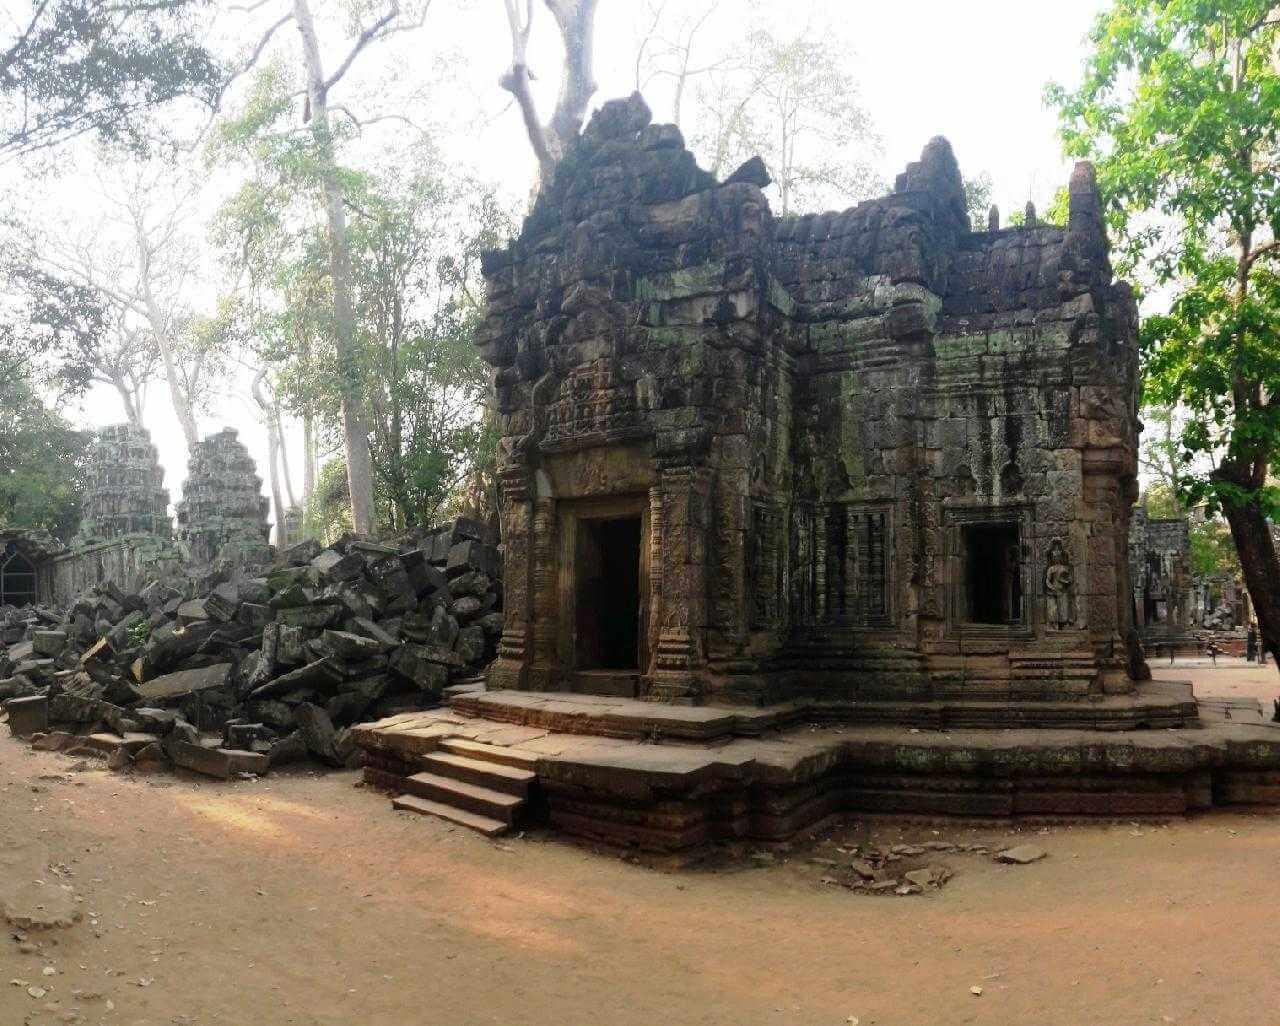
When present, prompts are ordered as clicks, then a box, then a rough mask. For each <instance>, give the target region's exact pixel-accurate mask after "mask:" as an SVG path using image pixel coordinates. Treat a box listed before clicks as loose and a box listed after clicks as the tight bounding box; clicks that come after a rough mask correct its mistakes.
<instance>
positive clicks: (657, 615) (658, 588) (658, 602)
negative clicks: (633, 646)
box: [641, 485, 666, 676]
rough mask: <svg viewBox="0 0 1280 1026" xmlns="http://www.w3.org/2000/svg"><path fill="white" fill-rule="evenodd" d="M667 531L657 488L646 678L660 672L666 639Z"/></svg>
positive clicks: (652, 504)
mask: <svg viewBox="0 0 1280 1026" xmlns="http://www.w3.org/2000/svg"><path fill="white" fill-rule="evenodd" d="M664 531H665V523H664V520H663V502H662V487H661V486H660V485H654V486H653V487H651V488H650V489H649V622H648V623H647V624H645V625H644V626H645V632H646V633H645V637H646V638H647V639H648V643H647V645H646V652H647V658H646V660H645V665H644V666H642V667H641V669H642V671H643V672H644V674H645V675H646V676H652V674H653V673H654V671H655V670H656V669H657V668H658V664H657V660H658V643H659V641H660V640H661V637H662V624H663V619H662V617H663V585H664V580H665V579H664V577H663V573H662V561H663V557H664V553H665V551H666V550H665V548H664V542H663V538H664Z"/></svg>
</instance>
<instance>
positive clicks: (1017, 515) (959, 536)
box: [943, 503, 1042, 640]
mask: <svg viewBox="0 0 1280 1026" xmlns="http://www.w3.org/2000/svg"><path fill="white" fill-rule="evenodd" d="M984 524H990V525H992V526H995V525H1013V526H1016V527H1017V529H1018V543H1019V548H1020V550H1021V567H1020V578H1021V585H1022V610H1023V614H1022V620H1021V622H1020V623H1017V624H1012V625H1000V624H985V623H971V622H969V621H968V620H967V619H966V618H965V615H964V609H965V601H966V599H965V588H966V579H965V565H964V564H965V553H964V529H965V528H966V527H971V526H976V525H984ZM943 554H944V566H945V574H946V577H945V595H946V614H947V619H946V634H947V635H948V636H951V637H959V636H963V637H970V638H984V639H985V638H990V639H1005V638H1007V639H1011V640H1012V639H1029V638H1032V637H1034V635H1035V632H1036V629H1037V627H1038V625H1039V623H1040V622H1041V619H1042V617H1041V614H1040V605H1041V603H1040V586H1039V575H1038V574H1037V573H1036V567H1038V566H1039V554H1038V552H1037V546H1036V537H1035V510H1034V507H1033V506H1032V505H1031V504H1030V503H1004V504H998V505H982V506H978V505H966V506H960V505H955V506H952V505H946V506H944V508H943Z"/></svg>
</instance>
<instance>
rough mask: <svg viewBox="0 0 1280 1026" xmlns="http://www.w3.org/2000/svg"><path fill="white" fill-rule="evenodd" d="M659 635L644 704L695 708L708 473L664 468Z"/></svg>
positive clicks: (661, 481) (702, 618)
mask: <svg viewBox="0 0 1280 1026" xmlns="http://www.w3.org/2000/svg"><path fill="white" fill-rule="evenodd" d="M658 488H659V489H660V491H661V493H662V513H661V517H662V527H663V539H664V542H665V544H664V545H663V547H662V551H661V558H662V560H663V561H664V562H663V566H662V570H661V573H662V604H661V614H660V622H661V625H662V626H661V630H660V632H659V635H658V645H657V652H656V657H655V659H654V669H653V672H652V674H651V675H650V682H649V693H648V698H649V699H650V701H657V702H677V703H682V704H695V703H697V702H698V701H699V699H700V698H701V697H702V670H703V666H704V664H705V649H704V645H705V639H704V634H705V629H706V620H707V515H708V510H709V506H710V493H711V472H710V471H709V470H707V469H706V468H704V467H693V466H675V467H664V468H663V469H662V470H661V471H660V477H659V483H658Z"/></svg>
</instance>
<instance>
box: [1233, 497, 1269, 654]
mask: <svg viewBox="0 0 1280 1026" xmlns="http://www.w3.org/2000/svg"><path fill="white" fill-rule="evenodd" d="M1223 512H1224V513H1225V514H1226V517H1227V523H1228V524H1230V525H1231V538H1232V540H1233V541H1234V542H1235V543H1236V552H1237V553H1238V554H1239V556H1240V569H1241V570H1242V571H1244V583H1245V587H1247V588H1248V589H1249V598H1250V599H1251V600H1252V601H1253V610H1254V614H1255V615H1256V616H1257V618H1258V627H1259V629H1260V630H1261V632H1262V645H1263V648H1264V649H1266V651H1268V652H1270V653H1271V654H1272V655H1273V656H1275V657H1276V659H1277V660H1280V601H1278V597H1280V560H1277V559H1276V547H1275V543H1274V542H1273V541H1272V538H1271V529H1270V524H1268V522H1267V518H1266V517H1265V516H1263V515H1262V511H1261V510H1260V509H1258V506H1257V504H1256V503H1248V504H1246V505H1242V506H1230V505H1227V506H1226V508H1225V509H1224V511H1223ZM1276 668H1277V669H1278V670H1280V662H1277V666H1276Z"/></svg>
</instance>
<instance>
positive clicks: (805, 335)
mask: <svg viewBox="0 0 1280 1026" xmlns="http://www.w3.org/2000/svg"><path fill="white" fill-rule="evenodd" d="M628 119H637V120H628ZM642 120H643V119H640V116H639V113H638V112H637V111H636V110H635V109H633V108H614V109H612V110H611V112H610V114H609V116H608V117H607V118H605V117H602V118H599V119H597V121H596V122H595V123H594V127H593V129H592V132H591V133H589V135H588V137H587V139H586V140H585V141H584V143H583V145H582V146H581V147H580V148H579V150H578V151H577V152H576V153H575V154H573V155H572V157H571V158H570V159H569V160H568V161H567V163H566V166H565V167H564V168H563V169H562V170H561V172H560V173H559V174H558V175H557V177H556V180H555V182H554V184H553V185H552V186H551V187H550V188H549V189H547V190H545V191H544V192H543V194H542V196H541V197H540V198H539V200H538V202H537V205H536V207H535V209H534V211H533V213H532V215H531V216H530V217H529V218H528V220H527V221H526V223H525V227H524V231H523V232H522V234H521V236H520V238H519V239H518V240H517V241H516V242H515V243H514V244H513V245H512V246H511V248H510V249H508V250H506V251H505V252H503V253H498V254H493V255H491V256H490V257H489V259H488V261H487V263H486V265H485V270H486V273H487V280H488V284H489V295H490V306H489V314H488V318H487V320H486V322H485V328H484V331H485V337H484V344H483V347H482V351H483V354H484V357H485V359H486V360H488V361H489V362H490V363H492V364H493V365H494V367H495V380H496V391H497V408H498V411H499V414H500V420H499V424H500V427H501V430H502V435H503V437H502V443H501V452H502V459H503V465H502V471H501V473H502V482H503V488H504V493H503V497H504V508H503V518H504V524H503V526H504V531H505V533H504V539H505V543H506V568H505V580H506V587H507V594H508V600H507V606H506V610H507V627H506V633H505V634H504V636H503V645H502V650H501V656H500V659H499V661H498V663H497V665H496V666H495V667H494V669H493V671H492V673H491V676H490V681H491V684H492V686H494V687H495V688H515V689H522V690H530V691H546V690H571V691H580V692H594V693H603V694H612V695H626V696H636V697H645V698H649V699H653V700H662V701H678V702H689V703H695V704H696V703H705V702H718V703H719V702H729V703H746V704H766V703H770V702H779V701H787V700H791V699H794V698H796V697H799V696H808V697H812V698H822V699H830V700H836V701H860V700H865V699H894V700H916V699H925V700H936V699H947V698H965V699H969V700H973V699H984V700H990V701H993V702H997V703H1000V707H1001V708H1003V707H1004V705H1005V704H1006V703H1008V702H1017V701H1022V700H1037V701H1042V700H1046V699H1064V698H1077V697H1082V696H1087V695H1096V694H1103V693H1107V694H1119V693H1126V692H1130V691H1132V689H1133V681H1132V678H1131V675H1130V673H1129V672H1128V663H1129V659H1128V654H1127V650H1126V640H1127V636H1128V635H1129V634H1130V629H1131V619H1130V603H1129V584H1128V580H1127V565H1126V554H1127V548H1126V546H1127V535H1128V518H1129V507H1130V505H1131V503H1132V501H1133V498H1134V482H1135V476H1136V462H1135V441H1136V437H1137V421H1136V415H1135V413H1136V411H1135V381H1136V371H1137V362H1136V358H1137V357H1136V354H1137V350H1136V343H1135V332H1136V311H1135V307H1134V302H1133V298H1132V296H1131V293H1130V291H1129V289H1128V287H1127V286H1125V285H1123V284H1116V283H1114V282H1113V280H1112V275H1111V268H1110V264H1109V263H1108V260H1107V243H1106V238H1105V236H1104V233H1103V225H1102V220H1101V213H1100V210H1099V199H1098V194H1097V191H1096V188H1095V185H1094V181H1093V176H1092V171H1091V170H1090V169H1089V168H1088V167H1087V166H1085V165H1081V166H1080V167H1078V168H1077V170H1076V174H1075V176H1074V177H1073V179H1072V182H1071V190H1070V219H1069V222H1068V224H1067V225H1066V227H1064V228H1059V227H1056V226H1052V225H1036V224H1031V225H1029V226H1026V227H1018V228H1010V229H1005V230H996V231H988V232H972V231H970V228H969V222H968V219H967V215H966V212H965V200H964V187H963V183H962V181H961V177H960V173H959V170H958V168H957V166H956V161H955V159H954V157H953V156H952V153H951V149H950V147H949V145H948V144H947V143H946V142H945V141H944V140H941V139H936V140H934V141H933V142H931V143H930V144H929V145H928V147H926V149H925V151H924V154H923V156H922V157H921V159H920V161H919V162H918V163H915V164H912V165H911V166H910V167H909V168H908V169H907V170H906V172H905V173H904V174H903V175H901V176H900V177H899V179H898V182H897V185H896V187H895V189H894V191H893V192H892V193H891V194H890V195H888V196H885V197H883V198H881V199H875V200H870V201H868V202H865V203H862V204H860V205H859V206H857V207H854V208H853V209H851V210H847V211H844V212H840V213H827V214H821V215H816V216H804V217H788V218H776V217H774V216H773V215H772V214H771V213H770V212H769V208H768V204H767V203H766V202H765V201H764V198H763V196H762V195H761V192H760V189H759V184H760V181H759V179H758V178H757V179H756V180H754V181H753V180H750V179H751V177H752V176H751V174H750V169H748V170H747V171H746V172H743V173H742V174H740V175H739V176H735V177H733V178H730V179H729V181H727V182H726V183H725V184H723V185H719V184H718V183H716V182H714V181H712V180H711V178H710V176H709V175H707V174H706V173H705V172H703V171H701V170H699V169H698V168H697V167H696V165H695V164H694V161H693V157H692V155H691V154H689V153H688V151H686V150H685V149H684V148H683V147H682V146H681V144H680V139H679V136H678V134H676V133H674V132H673V130H672V129H671V128H670V126H657V125H643V124H642V123H641V122H642Z"/></svg>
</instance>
